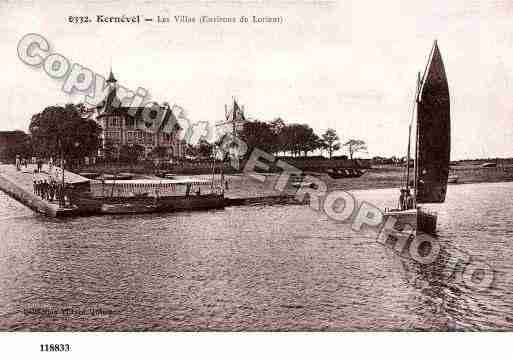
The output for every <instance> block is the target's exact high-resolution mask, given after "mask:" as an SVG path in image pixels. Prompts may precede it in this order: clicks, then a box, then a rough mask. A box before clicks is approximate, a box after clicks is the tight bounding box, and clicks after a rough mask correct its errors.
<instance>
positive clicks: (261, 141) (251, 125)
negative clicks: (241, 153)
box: [240, 121, 276, 156]
mask: <svg viewBox="0 0 513 359" xmlns="http://www.w3.org/2000/svg"><path fill="white" fill-rule="evenodd" d="M275 138H276V137H275V135H274V133H273V132H272V131H271V127H270V126H269V124H268V123H265V122H262V121H251V122H246V123H244V127H243V128H242V131H241V133H240V139H241V140H242V141H244V142H245V143H246V146H247V151H246V156H249V155H250V154H251V153H252V152H253V149H255V148H258V149H259V150H262V151H265V152H272V151H273V147H274V146H275Z"/></svg>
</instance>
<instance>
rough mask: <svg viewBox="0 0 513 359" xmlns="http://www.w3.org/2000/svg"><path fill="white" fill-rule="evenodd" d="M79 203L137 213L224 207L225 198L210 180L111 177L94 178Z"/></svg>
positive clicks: (89, 208) (93, 208)
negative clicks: (105, 178) (111, 178)
mask: <svg viewBox="0 0 513 359" xmlns="http://www.w3.org/2000/svg"><path fill="white" fill-rule="evenodd" d="M75 203H76V205H77V206H78V207H79V209H81V210H82V211H84V212H86V211H87V212H92V213H93V212H94V213H98V214H133V213H151V212H169V211H180V210H204V209H218V208H224V207H225V198H224V192H223V190H222V188H221V187H220V186H218V187H214V186H213V183H212V182H210V181H202V180H193V179H182V180H166V179H162V180H107V181H91V183H90V192H89V193H88V195H87V196H84V195H82V196H80V197H78V198H76V200H75Z"/></svg>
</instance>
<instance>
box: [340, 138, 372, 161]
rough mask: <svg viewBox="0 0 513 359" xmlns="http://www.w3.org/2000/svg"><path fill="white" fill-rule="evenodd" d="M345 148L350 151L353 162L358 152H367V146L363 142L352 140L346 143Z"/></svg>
mask: <svg viewBox="0 0 513 359" xmlns="http://www.w3.org/2000/svg"><path fill="white" fill-rule="evenodd" d="M344 147H347V149H348V151H349V158H350V159H351V160H353V158H354V155H355V154H356V153H358V152H364V153H366V152H367V144H366V143H365V141H363V140H354V139H351V140H349V141H347V142H346V143H344Z"/></svg>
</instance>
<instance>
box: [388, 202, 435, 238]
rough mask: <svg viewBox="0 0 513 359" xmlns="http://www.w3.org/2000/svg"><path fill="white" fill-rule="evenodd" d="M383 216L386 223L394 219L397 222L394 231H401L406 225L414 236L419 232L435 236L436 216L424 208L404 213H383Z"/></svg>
mask: <svg viewBox="0 0 513 359" xmlns="http://www.w3.org/2000/svg"><path fill="white" fill-rule="evenodd" d="M383 216H384V219H385V221H387V220H388V218H395V219H396V220H397V221H396V225H395V229H397V230H403V228H405V226H406V225H408V226H410V227H409V228H410V229H413V232H414V234H415V235H417V233H419V232H421V233H425V234H432V235H434V234H436V223H437V218H438V215H437V214H436V213H434V212H430V211H427V210H425V209H424V208H421V207H418V208H416V209H410V210H404V211H401V210H390V211H385V212H384V213H383ZM385 223H386V222H385Z"/></svg>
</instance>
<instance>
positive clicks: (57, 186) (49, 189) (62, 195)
mask: <svg viewBox="0 0 513 359" xmlns="http://www.w3.org/2000/svg"><path fill="white" fill-rule="evenodd" d="M33 186H34V194H36V195H37V196H39V197H41V199H43V200H45V201H49V202H53V201H57V202H58V203H59V205H60V206H62V207H64V206H66V205H69V206H71V205H72V196H71V193H72V191H71V189H70V188H69V186H68V185H63V184H62V183H61V182H58V181H55V180H53V179H36V178H34V181H33Z"/></svg>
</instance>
